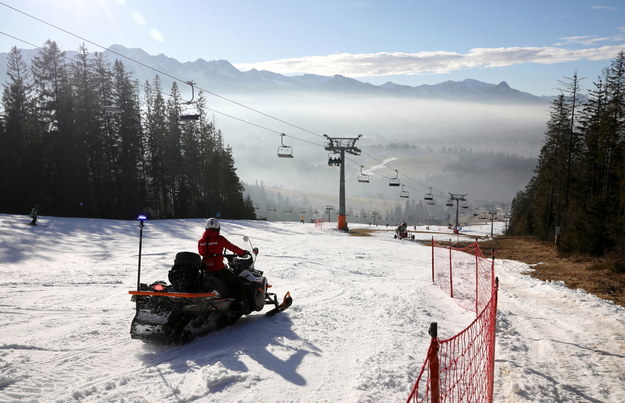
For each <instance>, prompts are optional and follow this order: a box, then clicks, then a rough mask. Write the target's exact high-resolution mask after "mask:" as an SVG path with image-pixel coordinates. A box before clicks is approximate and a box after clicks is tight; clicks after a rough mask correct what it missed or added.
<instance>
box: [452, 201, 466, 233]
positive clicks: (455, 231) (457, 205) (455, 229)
mask: <svg viewBox="0 0 625 403" xmlns="http://www.w3.org/2000/svg"><path fill="white" fill-rule="evenodd" d="M465 196H466V194H460V193H450V194H449V200H451V201H452V202H453V201H455V202H456V226H455V227H454V233H458V228H459V227H460V225H459V223H458V208H459V207H460V202H461V201H463V202H465V201H467V199H465Z"/></svg>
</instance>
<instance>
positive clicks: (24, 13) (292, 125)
mask: <svg viewBox="0 0 625 403" xmlns="http://www.w3.org/2000/svg"><path fill="white" fill-rule="evenodd" d="M0 5H3V6H5V7H7V8H10V9H12V10H14V11H16V12H18V13H20V14H23V15H25V16H27V17H29V18H32V19H34V20H36V21H39V22H41V23H43V24H46V25H49V26H51V27H53V28H55V29H57V30H59V31H62V32H64V33H66V34H69V35H71V36H74V37H76V38H78V39H80V40H82V41H85V42H87V43H90V44H92V45H94V46H97V47H99V48H101V49H103V50H104V51H107V52H110V53H113V54H116V55H118V56H120V57H123V58H124V59H127V60H130V61H132V62H134V63H137V64H139V65H141V66H143V67H146V68H148V69H150V70H153V71H155V72H157V73H160V74H162V75H163V76H166V77H169V78H171V79H172V80H175V81H179V82H181V83H184V84H189V81H188V80H183V79H180V78H178V77H175V76H173V75H171V74H169V73H167V72H164V71H162V70H159V69H157V68H154V67H152V66H149V65H147V64H145V63H143V62H140V61H138V60H135V59H133V58H131V57H128V56H126V55H124V54H122V53H119V52H117V51H114V50H111V49H108V48H106V47H105V46H102V45H100V44H98V43H96V42H93V41H91V40H89V39H87V38H84V37H82V36H80V35H77V34H74V33H73V32H71V31H68V30H66V29H64V28H61V27H59V26H57V25H54V24H52V23H49V22H47V21H45V20H43V19H41V18H38V17H35V16H34V15H32V14H29V13H26V12H24V11H22V10H19V9H17V8H15V7H12V6H10V5H8V4H6V3H4V2H1V1H0ZM3 34H4V35H6V36H9V37H11V38H13V39H16V40H19V41H22V42H25V43H28V42H26V41H23V40H20V39H18V38H15V37H14V36H12V35H8V34H5V33H3ZM29 44H30V43H29ZM30 45H31V46H35V45H32V44H30ZM35 47H38V46H35ZM38 48H39V47H38ZM197 88H198V89H199V90H201V91H204V92H206V93H208V94H211V95H213V96H215V97H217V98H221V99H223V100H225V101H228V102H230V103H233V104H235V105H238V106H240V107H243V108H246V109H248V110H251V111H253V112H256V113H258V114H260V115H263V116H265V117H268V118H270V119H274V120H276V121H278V122H281V123H284V124H286V125H289V126H291V127H294V128H296V129H299V130H302V131H304V132H306V133H309V134H312V135H315V136H318V137H321V138H324V136H323V135H322V134H319V133H315V132H313V131H311V130H308V129H305V128H303V127H301V126H298V125H295V124H293V123H290V122H287V121H285V120H283V119H280V118H277V117H275V116H272V115H270V114H267V113H265V112H262V111H260V110H258V109H255V108H252V107H250V106H247V105H245V104H243V103H240V102H238V101H234V100H232V99H230V98H228V97H225V96H223V95H219V94H217V93H215V92H212V91H209V90H206V89H203V88H201V87H197ZM207 109H208V110H212V111H213V112H216V113H220V114H223V115H224V116H229V117H231V118H234V119H237V120H240V121H242V122H245V123H248V124H252V125H254V126H257V127H260V128H262V129H265V130H269V131H272V132H275V133H278V134H279V133H281V132H277V131H275V130H272V129H268V128H266V127H263V126H260V125H258V124H254V123H251V122H249V121H246V120H243V119H240V118H235V117H234V116H232V115H229V114H226V113H222V112H219V111H217V110H214V109H211V108H207ZM290 137H292V138H294V139H297V140H300V141H304V142H308V143H310V144H315V143H312V142H309V141H306V140H303V139H300V138H297V137H294V136H290ZM315 145H318V144H315ZM322 147H323V146H322ZM363 153H364V154H366V155H367V156H369V157H370V158H372V159H374V160H375V161H377V162H379V163H380V164H382V165H384V166H385V167H387V168H389V169H393V168H392V167H390V166H389V165H387V164H386V163H384V162H383V161H380V160H379V159H377V158H376V157H374V156H372V155H371V154H369V153H367V152H364V151H363ZM403 176H405V177H406V178H407V179H409V180H411V181H413V182H415V183H417V184H419V185H421V186H425V187H428V188H430V187H429V186H427V185H425V184H423V183H421V182H419V181H417V180H416V179H414V178H411V177H409V176H407V175H405V174H403ZM434 190H435V191H437V192H439V193H441V194H443V195H444V194H445V192H443V191H440V190H438V189H434Z"/></svg>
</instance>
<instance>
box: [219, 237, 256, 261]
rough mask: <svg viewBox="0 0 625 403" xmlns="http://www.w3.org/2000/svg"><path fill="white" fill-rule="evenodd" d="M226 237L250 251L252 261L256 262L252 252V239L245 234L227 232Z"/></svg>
mask: <svg viewBox="0 0 625 403" xmlns="http://www.w3.org/2000/svg"><path fill="white" fill-rule="evenodd" d="M226 238H228V240H229V241H230V242H232V243H233V244H235V245H236V246H238V247H239V248H241V249H243V250H246V251H248V252H250V253H251V254H252V259H253V261H254V262H256V254H254V253H252V250H253V249H254V247H253V246H252V241H251V240H250V238H249V237H248V236H247V235H241V234H229V235H227V236H226Z"/></svg>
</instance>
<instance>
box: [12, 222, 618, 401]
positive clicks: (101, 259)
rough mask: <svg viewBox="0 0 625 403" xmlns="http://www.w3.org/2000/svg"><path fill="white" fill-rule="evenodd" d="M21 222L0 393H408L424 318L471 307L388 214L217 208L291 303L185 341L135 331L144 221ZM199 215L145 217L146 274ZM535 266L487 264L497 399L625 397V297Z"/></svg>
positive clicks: (191, 397) (25, 397)
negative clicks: (495, 291) (614, 298)
mask: <svg viewBox="0 0 625 403" xmlns="http://www.w3.org/2000/svg"><path fill="white" fill-rule="evenodd" d="M28 221H29V219H28V217H25V216H14V215H0V312H1V314H0V329H1V330H0V401H1V402H15V401H39V402H57V401H60V402H68V401H75V400H80V401H84V402H103V401H106V402H109V401H112V402H121V401H124V402H182V401H184V402H188V401H199V402H232V401H240V402H251V401H254V402H318V401H325V402H402V401H405V399H406V397H407V395H408V393H409V391H410V388H411V387H412V384H413V382H414V380H415V378H416V376H417V372H418V370H419V369H420V367H421V364H422V363H423V360H424V358H425V353H426V350H427V348H428V345H429V336H428V335H427V328H428V326H429V324H430V322H432V321H436V322H438V324H439V332H440V337H442V338H446V337H449V336H452V335H454V334H455V333H457V332H458V331H460V330H462V329H463V328H464V327H466V326H467V325H468V324H469V323H470V322H471V321H472V320H473V318H474V316H473V315H472V314H471V313H469V312H466V311H464V310H463V309H462V308H461V307H459V306H458V305H457V304H456V303H455V301H454V300H452V299H450V298H449V297H448V296H447V295H445V294H444V293H443V292H442V291H441V290H440V289H439V288H438V287H437V286H435V285H433V284H432V283H431V277H430V276H431V272H430V262H431V252H430V249H429V247H427V246H424V245H421V244H419V243H418V242H413V241H408V240H402V241H400V240H396V239H393V234H394V228H390V227H389V228H388V231H379V232H375V233H374V236H371V237H354V236H349V235H346V234H343V233H339V232H337V231H336V230H335V229H334V225H325V226H324V227H323V228H318V227H315V226H314V225H313V224H308V223H307V224H300V223H268V222H255V221H227V220H226V221H224V222H223V227H222V228H223V229H222V233H223V234H224V235H226V236H234V234H247V235H248V236H250V237H251V239H252V242H253V243H254V245H255V246H257V247H258V248H259V249H260V255H259V256H258V261H257V264H256V266H257V268H258V269H260V270H263V271H265V274H266V275H267V277H268V279H269V282H270V283H271V284H272V285H273V291H275V292H276V293H278V295H279V296H281V295H283V294H284V293H285V292H286V291H287V290H288V291H291V294H292V295H293V298H294V303H293V306H292V307H291V308H289V309H288V310H287V311H285V312H283V313H281V314H278V315H276V316H274V317H272V318H267V317H265V316H264V315H262V314H261V313H255V314H253V315H251V316H249V317H246V318H242V319H241V320H240V321H238V322H237V323H236V324H235V325H233V326H232V327H230V328H226V329H224V330H222V331H219V332H217V333H213V334H211V335H208V336H205V337H203V338H201V339H198V340H195V341H194V342H192V343H190V344H187V345H184V346H177V347H163V346H151V345H146V344H144V343H142V342H141V341H138V340H132V339H131V338H130V335H129V326H130V321H131V319H132V317H133V315H134V304H133V303H132V302H131V301H130V296H129V295H128V290H131V289H134V288H135V287H136V282H137V277H136V275H137V260H138V259H137V257H138V249H139V226H138V223H137V222H136V221H117V220H97V219H76V218H55V217H42V218H41V219H40V222H41V224H44V225H46V226H38V227H31V226H29V225H28ZM203 224H204V220H203V219H197V220H155V221H147V222H146V224H145V228H144V233H143V257H142V281H144V282H150V281H152V280H159V279H162V280H166V279H167V271H168V269H169V268H170V266H171V265H172V264H173V259H174V256H175V253H176V252H178V251H183V250H189V251H195V250H196V245H197V239H198V238H199V237H200V235H201V233H202V231H203ZM353 227H356V226H355V225H354V226H353ZM379 229H384V228H382V227H380V228H379ZM419 229H423V228H419ZM439 229H440V230H442V231H446V229H445V228H438V227H437V228H431V230H439ZM465 230H466V231H467V232H468V233H470V234H471V235H477V234H489V233H490V225H484V226H481V227H471V228H466V229H465ZM495 231H496V232H500V231H501V227H495ZM431 236H432V235H431V234H417V237H421V238H423V239H430V237H431ZM437 238H440V239H449V238H453V236H452V235H451V234H449V233H447V234H442V235H437ZM529 269H530V268H529V267H528V266H527V265H525V264H523V263H519V262H514V261H501V260H500V261H497V262H496V266H495V271H496V275H498V276H499V278H500V292H499V314H498V331H497V346H496V373H495V401H497V402H530V401H531V402H537V401H540V402H587V401H588V402H623V401H625V309H623V308H621V307H618V306H615V305H613V304H611V303H609V302H606V301H604V300H600V299H598V298H596V297H594V296H592V295H589V294H587V293H585V292H584V291H581V290H569V289H567V288H566V287H564V285H562V284H560V283H549V282H541V281H537V280H534V279H532V278H530V277H528V276H526V275H524V274H522V272H524V271H527V270H529Z"/></svg>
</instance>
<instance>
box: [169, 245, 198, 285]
mask: <svg viewBox="0 0 625 403" xmlns="http://www.w3.org/2000/svg"><path fill="white" fill-rule="evenodd" d="M201 270H202V259H201V258H200V255H198V254H197V253H193V252H178V253H177V254H176V258H175V259H174V265H173V267H172V268H171V269H170V270H169V275H168V277H169V282H170V283H171V285H172V286H173V287H174V289H175V290H176V291H178V292H198V291H202V274H201Z"/></svg>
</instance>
